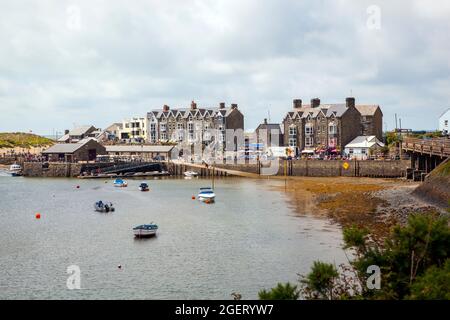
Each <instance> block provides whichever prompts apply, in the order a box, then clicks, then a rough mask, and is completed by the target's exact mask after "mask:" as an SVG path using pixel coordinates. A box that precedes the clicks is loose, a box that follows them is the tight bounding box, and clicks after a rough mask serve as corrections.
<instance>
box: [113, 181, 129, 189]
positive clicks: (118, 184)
mask: <svg viewBox="0 0 450 320" xmlns="http://www.w3.org/2000/svg"><path fill="white" fill-rule="evenodd" d="M114 186H115V187H121V188H123V187H128V183H127V182H126V181H125V180H122V179H116V180H114Z"/></svg>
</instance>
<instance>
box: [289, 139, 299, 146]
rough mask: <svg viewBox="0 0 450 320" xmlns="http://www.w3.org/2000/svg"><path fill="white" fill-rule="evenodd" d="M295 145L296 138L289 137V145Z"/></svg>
mask: <svg viewBox="0 0 450 320" xmlns="http://www.w3.org/2000/svg"><path fill="white" fill-rule="evenodd" d="M296 146H297V139H295V138H289V147H296Z"/></svg>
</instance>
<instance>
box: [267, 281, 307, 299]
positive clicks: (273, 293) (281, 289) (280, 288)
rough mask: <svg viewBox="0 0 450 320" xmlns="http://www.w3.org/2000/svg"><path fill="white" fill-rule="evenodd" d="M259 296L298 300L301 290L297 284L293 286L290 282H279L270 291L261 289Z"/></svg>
mask: <svg viewBox="0 0 450 320" xmlns="http://www.w3.org/2000/svg"><path fill="white" fill-rule="evenodd" d="M258 296H259V299H260V300H297V299H298V297H299V290H298V289H297V286H292V285H291V284H290V283H289V282H288V283H286V284H282V283H278V285H277V286H276V287H275V288H272V289H270V291H266V290H265V289H263V290H261V291H260V292H259V293H258Z"/></svg>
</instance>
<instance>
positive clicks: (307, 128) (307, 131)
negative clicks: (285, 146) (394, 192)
mask: <svg viewBox="0 0 450 320" xmlns="http://www.w3.org/2000/svg"><path fill="white" fill-rule="evenodd" d="M305 134H313V126H312V124H310V123H307V124H306V125H305Z"/></svg>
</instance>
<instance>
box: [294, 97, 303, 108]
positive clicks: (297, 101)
mask: <svg viewBox="0 0 450 320" xmlns="http://www.w3.org/2000/svg"><path fill="white" fill-rule="evenodd" d="M293 103H294V109H299V108H301V107H302V99H294V101H293Z"/></svg>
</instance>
